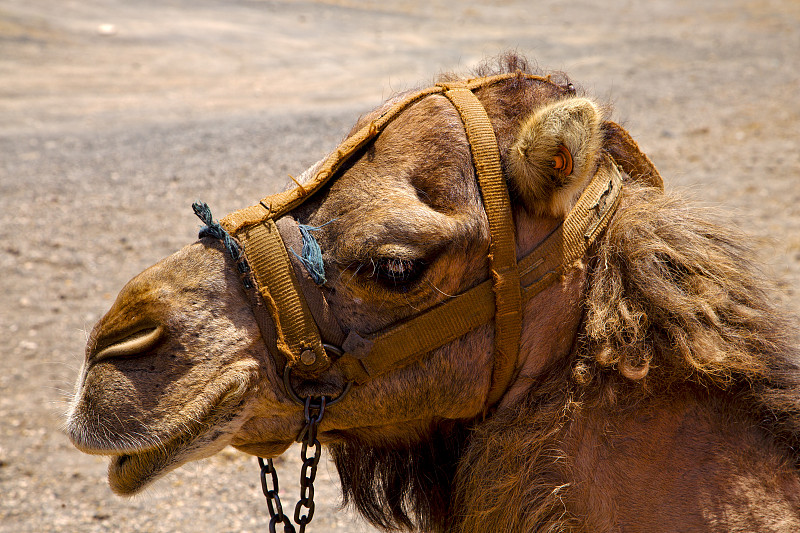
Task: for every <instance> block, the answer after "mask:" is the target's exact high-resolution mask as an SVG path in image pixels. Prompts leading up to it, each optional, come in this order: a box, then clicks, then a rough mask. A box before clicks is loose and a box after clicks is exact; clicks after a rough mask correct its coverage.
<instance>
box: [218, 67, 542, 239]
mask: <svg viewBox="0 0 800 533" xmlns="http://www.w3.org/2000/svg"><path fill="white" fill-rule="evenodd" d="M519 76H521V77H523V78H525V79H529V80H538V81H546V82H549V81H550V80H549V78H546V77H542V76H535V75H533V74H523V73H510V74H499V75H497V76H490V77H486V78H476V79H472V80H467V81H465V82H463V83H461V84H458V85H460V86H461V87H463V88H464V89H466V90H469V91H474V90H475V89H478V88H482V87H488V86H491V85H495V84H497V83H500V82H502V81H505V80H508V79H512V78H516V77H519ZM451 86H453V84H446V83H444V84H439V85H435V86H433V87H429V88H427V89H423V90H421V91H417V92H415V93H413V94H411V95H409V96H406V97H404V98H403V99H401V100H400V101H399V102H397V103H396V104H394V105H393V106H392V107H391V108H389V109H388V110H387V111H386V112H384V113H383V114H382V115H381V116H380V117H378V118H376V119H375V120H372V121H370V122H369V124H367V125H365V126H364V127H363V128H361V129H360V130H359V131H357V132H356V133H354V134H353V135H351V136H350V137H348V138H347V139H345V141H344V142H343V143H342V144H340V145H339V146H338V147H337V148H336V150H334V151H333V152H332V153H331V154H330V155H329V156H328V157H327V159H325V160H324V161H323V162H322V164H321V165H320V166H319V168H318V169H317V171H316V173H315V174H314V176H312V177H311V179H310V180H308V182H306V183H303V184H301V185H298V186H297V187H295V188H293V189H289V190H287V191H283V192H279V193H277V194H273V195H271V196H267V197H266V198H263V199H262V200H261V201H260V202H259V203H258V204H256V205H254V206H251V207H246V208H244V209H240V210H239V211H235V212H233V213H231V214H229V215H228V216H226V217H225V218H223V219H222V220H221V221H220V224H221V225H222V227H224V228H225V229H226V230H227V231H228V232H229V233H231V234H235V233H237V232H238V231H239V230H241V229H242V228H245V227H247V226H251V225H253V224H258V223H259V222H262V221H263V220H266V219H267V218H272V219H277V218H279V217H280V216H282V215H284V214H286V213H288V212H289V211H291V210H292V209H294V208H295V207H297V206H298V205H300V204H301V203H303V202H305V201H306V200H307V199H308V198H309V197H310V196H311V195H313V194H314V193H315V192H317V191H318V190H320V189H321V188H322V187H323V186H324V185H325V184H326V183H328V181H329V180H330V179H331V177H333V176H334V175H335V174H336V173H337V171H338V170H339V169H341V168H342V167H343V166H344V165H345V163H347V162H348V161H349V160H350V158H352V157H353V155H355V154H356V153H358V151H359V150H361V149H362V148H363V147H364V146H366V145H367V144H368V143H370V142H371V141H372V140H373V139H375V137H377V136H378V135H379V134H380V133H381V132H382V131H383V130H384V129H385V128H386V126H388V125H389V124H390V123H391V122H392V121H393V120H394V119H396V118H397V117H398V116H399V115H400V114H401V113H402V112H403V111H405V110H406V109H408V108H409V107H411V106H412V105H414V104H416V103H417V102H419V101H420V100H422V99H424V98H427V97H428V96H431V95H434V94H444V93H445V92H446V91H448V90H449V88H450V87H451Z"/></svg>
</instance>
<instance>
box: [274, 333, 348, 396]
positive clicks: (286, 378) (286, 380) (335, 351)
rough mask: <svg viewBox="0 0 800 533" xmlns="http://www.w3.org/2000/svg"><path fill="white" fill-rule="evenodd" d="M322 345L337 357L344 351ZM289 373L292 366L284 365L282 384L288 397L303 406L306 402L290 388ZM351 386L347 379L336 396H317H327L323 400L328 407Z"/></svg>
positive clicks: (345, 393) (345, 394) (328, 345)
mask: <svg viewBox="0 0 800 533" xmlns="http://www.w3.org/2000/svg"><path fill="white" fill-rule="evenodd" d="M322 347H323V348H325V351H326V352H331V353H333V354H335V355H337V356H339V357H341V356H342V354H343V353H344V352H343V351H342V350H341V348H337V347H336V346H332V345H330V344H323V345H322ZM291 374H292V367H291V366H289V365H286V367H285V369H284V371H283V386H284V388H285V389H286V393H287V394H288V395H289V397H290V398H291V399H292V400H294V401H295V402H297V403H299V404H300V405H303V406H305V404H306V402H305V400H303V399H301V398H300V396H298V395H297V393H296V392H295V390H294V389H293V388H292V382H291V379H290V378H291ZM352 387H353V382H352V381H348V382H347V385H345V386H344V390H342V392H341V393H340V394H339V396H337V397H336V398H330V397H328V396H327V395H324V394H322V395H319V396H318V397H321V396H325V397H326V398H329V399H328V400H327V401H326V402H325V406H326V407H330V406H331V405H333V404H335V403H336V402H338V401H339V400H341V399H342V398H344V397H345V396H347V393H348V392H350V389H351V388H352Z"/></svg>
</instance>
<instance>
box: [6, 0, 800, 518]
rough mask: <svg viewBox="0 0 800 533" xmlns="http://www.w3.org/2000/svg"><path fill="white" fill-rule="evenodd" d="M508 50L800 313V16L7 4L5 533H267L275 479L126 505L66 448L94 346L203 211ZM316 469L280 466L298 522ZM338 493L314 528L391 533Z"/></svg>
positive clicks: (201, 476)
mask: <svg viewBox="0 0 800 533" xmlns="http://www.w3.org/2000/svg"><path fill="white" fill-rule="evenodd" d="M508 50H513V51H517V52H518V53H520V54H523V55H525V56H527V57H528V58H529V59H530V60H532V61H533V62H534V63H536V64H538V65H539V67H541V68H542V69H544V70H546V71H551V70H555V71H564V72H567V73H568V74H569V75H570V77H571V79H572V80H573V81H574V83H575V85H576V86H577V87H579V88H583V89H584V90H585V91H586V92H587V93H588V94H590V95H594V96H595V97H596V98H598V99H599V100H601V101H603V102H609V103H612V104H613V106H614V108H615V112H614V115H613V118H614V119H615V120H617V121H619V122H621V123H622V124H623V125H624V126H625V127H627V128H628V129H629V130H630V132H631V134H632V135H633V136H634V138H635V139H636V140H637V141H638V142H639V144H640V146H641V147H642V148H643V149H644V150H645V151H646V152H647V153H648V154H649V155H650V157H651V158H652V159H653V161H654V162H655V164H656V166H658V167H659V169H660V171H661V173H662V175H663V176H664V178H665V181H666V183H667V188H668V189H675V188H680V189H688V190H689V192H690V194H691V195H692V196H693V197H695V198H696V199H698V200H700V201H702V202H704V203H707V204H711V205H716V206H720V207H722V209H724V210H725V211H726V212H728V213H729V214H730V216H731V218H732V220H733V222H732V223H735V224H737V225H740V226H741V227H742V228H744V229H745V230H746V231H748V232H749V233H750V234H752V235H753V237H754V242H755V243H756V246H757V248H758V250H759V254H760V256H761V258H762V259H763V260H764V261H765V262H766V263H767V264H768V265H769V268H771V269H772V270H773V271H774V272H775V274H776V276H777V277H778V279H779V285H780V289H781V294H780V298H782V299H783V303H784V304H785V305H786V306H787V307H789V308H790V309H791V310H793V311H794V312H797V311H800V155H798V154H800V150H798V137H799V135H798V133H799V132H800V98H798V96H799V95H800V53H798V50H800V3H798V2H797V1H796V0H725V1H723V0H649V1H648V2H636V1H633V0H604V1H603V2H589V1H587V0H583V1H580V0H578V1H573V2H569V3H566V2H559V1H556V0H541V1H537V2H531V1H522V0H519V1H515V0H505V1H495V2H477V1H460V2H450V1H440V0H426V1H415V0H397V1H394V2H383V1H378V0H375V1H367V0H363V1H360V0H327V1H325V0H321V1H312V0H309V1H289V0H284V1H281V0H225V1H223V0H81V1H72V0H59V1H55V0H2V1H0V228H2V229H1V230H0V338H1V339H2V343H0V531H2V532H42V531H54V532H75V531H81V532H95V531H121V532H133V531H137V532H139V531H153V532H162V531H163V532H168V531H169V532H172V531H186V532H188V531H220V532H228V531H230V532H240V531H241V532H250V531H265V530H266V525H267V521H268V520H267V511H266V506H265V503H264V500H263V496H262V495H261V489H260V484H259V479H258V468H257V466H256V461H255V459H254V458H252V457H249V456H245V455H243V454H241V453H239V452H236V451H235V450H232V449H229V450H226V451H224V452H222V453H220V454H218V455H216V456H214V457H212V458H210V459H208V460H205V461H200V462H196V463H191V464H189V465H186V466H184V467H183V468H181V469H179V470H178V471H176V472H173V473H171V474H169V475H168V476H167V477H166V478H164V479H162V480H161V481H159V482H157V483H156V484H155V485H154V486H153V487H152V488H151V489H149V490H147V491H146V492H145V493H144V494H142V495H139V496H136V497H134V498H132V499H120V498H118V497H116V496H114V495H113V494H112V493H111V491H110V489H109V488H108V486H107V484H106V481H105V471H106V460H104V459H102V458H99V457H92V456H86V455H83V454H81V453H79V452H78V451H77V450H75V449H74V448H73V447H72V446H71V445H70V444H69V442H68V440H67V438H66V437H65V436H64V434H63V433H62V430H61V428H62V423H63V413H64V411H65V409H66V406H67V402H68V401H69V398H70V396H71V394H72V387H73V385H72V383H73V381H74V379H75V377H76V376H77V373H78V370H79V368H80V364H81V361H82V358H83V346H84V343H85V341H86V336H87V334H88V332H89V331H90V330H91V328H92V326H93V324H94V322H95V321H96V320H97V319H98V318H99V317H100V316H102V314H103V313H104V312H105V311H106V309H107V308H108V307H109V306H110V304H111V302H112V301H113V298H114V297H115V295H116V293H117V292H118V291H119V289H120V288H121V287H122V285H123V284H124V283H125V282H126V281H127V280H128V279H129V278H131V277H132V276H134V275H135V274H137V273H138V272H140V271H141V270H142V269H144V268H145V267H147V266H149V265H150V264H152V263H154V262H156V261H157V260H158V259H160V258H161V257H163V256H165V255H167V254H169V253H172V252H173V251H175V250H177V249H178V248H180V247H182V246H183V245H185V244H187V243H189V242H192V241H193V240H194V239H195V238H196V234H197V229H198V226H199V222H198V221H197V219H196V218H195V217H194V215H193V214H192V212H191V208H190V205H191V203H192V202H193V201H194V200H196V199H202V200H204V201H206V202H208V203H209V205H210V206H211V207H212V209H213V211H214V214H215V216H216V217H220V216H222V215H224V214H225V213H227V212H230V211H232V210H234V209H237V208H239V207H244V206H245V205H250V204H251V203H252V201H253V200H254V199H257V198H261V197H262V196H264V195H265V194H267V193H271V192H274V191H276V190H277V189H278V188H280V187H281V186H282V184H283V182H284V181H285V180H286V175H287V174H289V173H291V174H297V173H299V172H301V171H302V170H304V169H305V168H306V167H307V166H308V165H309V164H311V163H312V162H314V161H316V160H317V159H319V158H320V157H322V156H323V155H324V154H325V153H326V152H327V151H328V150H331V149H332V148H334V147H335V146H336V144H337V143H338V142H339V141H340V140H341V138H342V137H343V136H344V135H345V133H346V132H347V131H348V130H349V129H350V127H351V126H352V124H353V123H354V122H355V120H356V119H357V117H358V116H359V115H360V114H362V113H364V112H366V111H368V110H369V109H371V108H372V107H374V106H376V105H377V104H379V103H380V102H381V101H383V100H384V99H385V98H387V97H389V96H390V95H391V94H392V93H394V92H395V91H400V90H405V89H410V88H413V87H416V86H419V85H427V84H429V83H430V82H431V81H432V80H433V79H434V78H435V76H436V75H437V74H438V73H441V72H445V71H467V70H468V69H469V68H471V67H474V66H476V65H477V64H478V63H480V62H481V61H482V60H484V59H486V58H491V57H493V56H496V55H497V54H499V53H501V52H503V51H508ZM297 456H298V453H297V450H296V449H291V450H290V451H289V452H287V454H286V455H285V456H284V457H283V458H281V459H280V460H279V461H277V464H278V468H279V470H280V472H281V476H282V493H283V494H285V495H284V496H283V498H284V501H285V502H293V501H294V500H295V499H296V497H297V495H298V490H299V489H298V487H297V485H296V479H297V477H298V476H297V473H298V471H299V460H298V457H297ZM332 473H333V469H332V467H329V466H327V465H323V466H322V468H321V473H320V478H318V481H317V483H316V488H317V512H316V515H315V518H314V521H313V522H312V524H311V526H310V527H309V530H310V531H314V532H328V531H334V532H361V531H372V529H370V528H369V527H368V526H366V525H364V524H363V523H362V522H360V521H359V520H358V519H357V518H356V517H355V516H354V514H353V513H352V512H351V511H349V510H340V509H339V507H338V505H339V494H338V488H337V485H336V481H335V476H333V478H332V477H331V476H330V475H329V474H332ZM290 505H291V503H290Z"/></svg>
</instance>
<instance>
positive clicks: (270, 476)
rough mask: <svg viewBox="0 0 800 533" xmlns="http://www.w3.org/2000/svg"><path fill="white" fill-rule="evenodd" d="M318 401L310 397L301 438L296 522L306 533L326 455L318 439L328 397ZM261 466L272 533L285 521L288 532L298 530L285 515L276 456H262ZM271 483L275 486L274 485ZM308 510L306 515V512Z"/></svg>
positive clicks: (303, 532)
mask: <svg viewBox="0 0 800 533" xmlns="http://www.w3.org/2000/svg"><path fill="white" fill-rule="evenodd" d="M314 400H316V403H312V398H311V397H310V396H309V397H307V398H306V401H305V407H304V409H303V414H304V416H305V419H306V423H305V426H304V427H303V430H302V431H301V432H300V435H298V437H297V442H301V443H302V448H301V449H300V458H301V459H302V460H303V466H302V467H301V470H300V499H299V500H298V501H297V505H296V506H295V508H294V521H295V523H296V524H297V525H298V526H300V529H299V533H305V530H306V526H307V525H308V524H309V522H311V519H312V518H313V517H314V507H315V506H314V480H315V479H316V478H317V465H318V464H319V460H320V457H322V446H321V445H320V442H319V440H317V426H319V423H320V422H321V421H322V416H323V415H324V414H325V404H326V402H327V398H325V397H324V396H322V397H321V398H315V399H314ZM309 448H313V454H312V455H311V456H310V457H309V455H308V449H309ZM258 465H259V466H260V467H261V490H262V492H263V493H264V497H265V498H266V499H267V509H268V510H269V516H270V520H269V533H276V527H277V525H278V524H281V523H282V524H283V532H284V533H296V532H295V528H294V526H293V525H292V523H291V521H290V520H289V517H287V516H286V515H285V514H283V507H282V506H281V499H280V496H279V495H278V491H279V487H278V472H277V470H275V466H274V465H273V464H272V459H267V461H266V463H265V462H264V459H262V458H261V457H259V458H258ZM270 484H271V486H272V488H270ZM304 510H305V514H303V511H304Z"/></svg>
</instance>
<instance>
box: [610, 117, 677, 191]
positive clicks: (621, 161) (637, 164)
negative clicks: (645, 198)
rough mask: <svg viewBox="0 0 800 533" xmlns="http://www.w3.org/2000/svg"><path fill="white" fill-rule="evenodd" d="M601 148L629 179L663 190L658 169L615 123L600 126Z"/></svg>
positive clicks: (625, 131)
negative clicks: (601, 135)
mask: <svg viewBox="0 0 800 533" xmlns="http://www.w3.org/2000/svg"><path fill="white" fill-rule="evenodd" d="M601 129H602V132H603V137H604V140H603V148H604V149H605V150H606V151H607V152H608V153H609V154H610V155H611V157H612V158H614V161H615V162H616V163H617V164H618V165H619V166H620V168H622V170H624V171H625V173H626V174H628V175H629V176H630V177H631V179H633V180H634V181H638V182H641V183H644V184H646V185H650V186H651V187H657V188H659V189H662V190H663V189H664V180H663V179H661V174H659V172H658V169H656V166H655V165H654V164H653V162H652V161H650V158H649V157H647V155H646V154H645V153H644V152H642V150H641V149H640V148H639V145H638V144H636V141H634V140H633V138H632V137H631V136H630V134H629V133H628V132H627V130H625V128H623V127H622V126H620V125H619V124H617V123H616V122H611V121H607V122H604V123H603V125H602V128H601Z"/></svg>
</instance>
